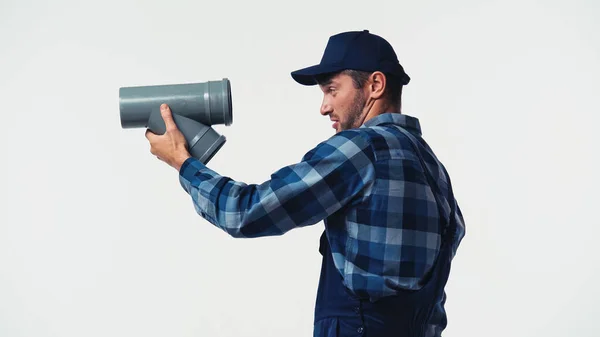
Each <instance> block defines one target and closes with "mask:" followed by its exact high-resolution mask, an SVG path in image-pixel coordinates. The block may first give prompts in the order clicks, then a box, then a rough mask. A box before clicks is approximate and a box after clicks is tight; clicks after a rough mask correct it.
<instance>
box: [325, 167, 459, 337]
mask: <svg viewBox="0 0 600 337" xmlns="http://www.w3.org/2000/svg"><path fill="white" fill-rule="evenodd" d="M448 181H449V178H448ZM449 197H450V199H449V200H450V203H451V205H452V207H451V211H450V217H449V219H450V222H449V223H448V225H447V227H445V228H446V230H445V232H444V233H443V236H442V241H441V247H440V252H439V255H438V258H437V259H436V262H435V263H434V265H433V268H432V270H431V272H430V274H429V275H428V277H427V279H426V280H425V281H424V283H423V284H424V285H423V287H422V288H421V289H419V290H400V291H399V292H398V294H397V295H395V296H390V297H384V298H382V299H380V300H378V301H376V302H371V301H369V300H368V299H359V298H357V297H356V296H355V295H353V294H352V293H351V292H350V291H349V290H348V288H346V286H345V285H344V284H343V283H342V276H341V274H340V273H339V272H338V270H337V269H336V267H335V265H334V263H333V258H332V255H331V250H330V246H329V242H328V240H327V236H326V232H323V235H321V241H320V247H319V251H320V252H321V254H322V255H323V262H322V265H321V275H320V280H319V286H318V290H317V299H316V305H315V317H314V337H346V336H366V337H387V336H395V337H434V336H440V334H441V331H434V330H433V329H434V328H433V327H432V326H431V325H430V323H431V322H435V323H437V324H438V328H439V330H443V329H444V328H445V327H446V315H445V311H444V302H445V298H446V297H445V292H444V287H445V286H446V282H447V280H448V275H449V273H450V262H451V259H452V245H453V243H454V239H455V236H456V232H457V224H456V221H455V215H456V214H455V212H456V206H455V200H454V195H453V193H452V188H451V187H450V189H449Z"/></svg>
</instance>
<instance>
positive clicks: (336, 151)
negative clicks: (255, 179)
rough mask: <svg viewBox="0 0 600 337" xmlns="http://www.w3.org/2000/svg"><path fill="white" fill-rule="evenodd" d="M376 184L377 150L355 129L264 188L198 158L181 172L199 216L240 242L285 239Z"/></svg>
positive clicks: (327, 143) (327, 142)
mask: <svg viewBox="0 0 600 337" xmlns="http://www.w3.org/2000/svg"><path fill="white" fill-rule="evenodd" d="M239 164H240V165H244V164H243V163H239ZM374 180H375V167H374V153H373V150H372V148H371V145H370V143H369V141H368V138H367V137H366V136H365V135H363V134H362V133H361V130H356V129H354V130H346V131H342V132H340V133H337V134H336V135H334V136H332V137H330V138H329V139H327V140H325V141H323V142H321V143H319V144H318V145H317V146H316V147H314V148H313V149H311V150H310V151H308V152H307V153H306V154H305V155H304V156H303V157H302V160H301V161H300V162H298V163H295V164H292V165H289V166H285V167H283V168H280V169H279V170H277V171H276V172H274V173H272V174H271V176H270V179H269V180H267V181H265V182H263V183H261V184H247V183H244V182H241V181H235V180H233V179H231V178H230V177H226V176H222V175H219V174H218V173H217V172H215V171H213V170H212V169H210V168H208V167H207V166H205V165H203V164H202V163H201V162H200V161H198V160H196V159H194V158H189V159H187V160H186V161H185V162H184V164H183V165H182V166H181V168H180V171H179V181H180V184H181V186H182V187H183V189H184V190H185V191H186V192H187V193H188V194H189V195H190V196H191V198H192V201H193V205H194V208H195V209H196V212H197V213H198V214H199V215H200V216H202V217H203V218H204V219H206V220H207V221H209V222H210V223H212V224H213V225H215V226H217V227H219V228H221V229H222V230H224V231H225V232H227V233H228V234H229V235H231V236H233V237H242V238H251V237H261V236H274V235H281V234H284V233H286V232H287V231H289V230H291V229H294V228H296V227H304V226H309V225H313V224H316V223H318V222H319V221H321V220H323V219H325V218H327V217H328V216H329V215H331V214H333V213H335V212H336V211H338V210H339V209H340V208H342V207H344V206H345V205H347V204H348V203H352V202H354V201H358V200H360V199H362V198H364V197H366V196H367V195H368V193H369V190H370V189H371V187H372V185H373V183H374Z"/></svg>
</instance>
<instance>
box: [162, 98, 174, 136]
mask: <svg viewBox="0 0 600 337" xmlns="http://www.w3.org/2000/svg"><path fill="white" fill-rule="evenodd" d="M160 115H161V116H162V118H163V120H164V121H165V127H166V129H167V131H173V130H176V129H177V125H176V124H175V121H174V120H173V115H172V114H171V108H169V106H168V105H166V104H162V105H161V106H160Z"/></svg>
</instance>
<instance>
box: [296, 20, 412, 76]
mask: <svg viewBox="0 0 600 337" xmlns="http://www.w3.org/2000/svg"><path fill="white" fill-rule="evenodd" d="M346 69H352V70H359V71H368V72H374V71H381V72H383V73H385V74H391V75H395V76H397V77H398V78H400V80H401V82H402V84H404V85H406V84H408V82H410V77H409V76H408V75H407V74H406V72H405V71H404V68H403V67H402V65H400V63H399V62H398V57H397V55H396V52H395V51H394V48H392V46H391V45H390V44H389V42H388V41H386V40H385V39H384V38H382V37H381V36H378V35H375V34H372V33H370V32H369V31H368V30H366V29H365V30H362V31H349V32H342V33H338V34H335V35H332V36H331V37H329V41H328V42H327V46H326V47H325V52H324V53H323V57H322V58H321V62H320V63H319V64H316V65H313V66H310V67H306V68H303V69H299V70H296V71H293V72H292V73H291V75H292V78H293V79H294V80H295V81H296V82H298V83H300V84H302V85H316V84H317V81H316V79H315V77H316V76H318V75H323V74H328V73H334V72H338V71H342V70H346Z"/></svg>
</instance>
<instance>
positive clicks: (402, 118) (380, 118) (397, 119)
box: [361, 112, 421, 136]
mask: <svg viewBox="0 0 600 337" xmlns="http://www.w3.org/2000/svg"><path fill="white" fill-rule="evenodd" d="M382 124H396V125H399V126H401V127H403V128H405V129H412V130H413V131H415V132H416V133H417V134H418V135H419V136H421V124H420V123H419V119H418V118H416V117H412V116H409V115H405V114H400V113H395V112H386V113H383V114H380V115H377V116H375V117H373V118H371V119H369V120H368V121H366V122H365V123H363V125H361V128H365V127H372V126H377V125H382Z"/></svg>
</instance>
